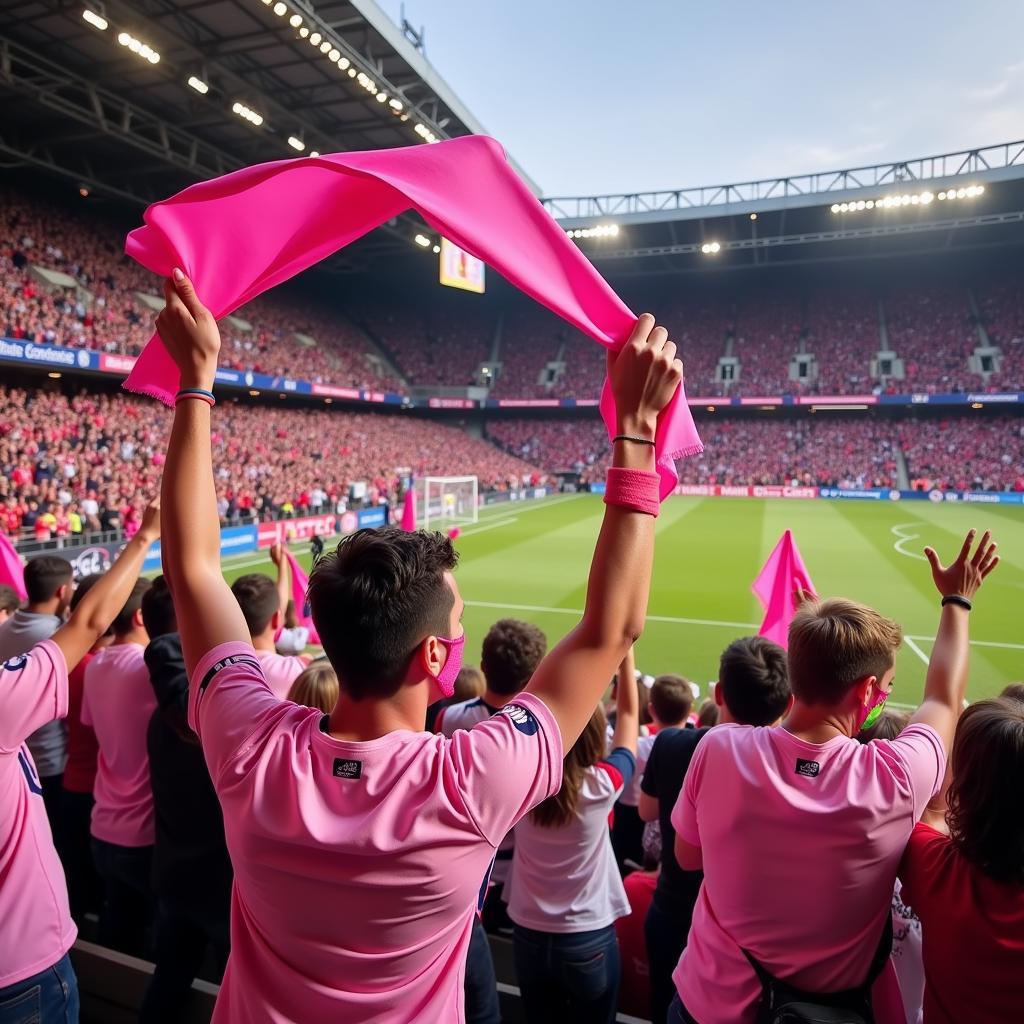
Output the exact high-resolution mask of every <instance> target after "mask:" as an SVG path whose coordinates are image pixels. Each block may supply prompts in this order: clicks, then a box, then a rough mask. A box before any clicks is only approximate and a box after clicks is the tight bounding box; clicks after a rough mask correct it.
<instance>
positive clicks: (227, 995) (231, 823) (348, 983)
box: [158, 271, 682, 1024]
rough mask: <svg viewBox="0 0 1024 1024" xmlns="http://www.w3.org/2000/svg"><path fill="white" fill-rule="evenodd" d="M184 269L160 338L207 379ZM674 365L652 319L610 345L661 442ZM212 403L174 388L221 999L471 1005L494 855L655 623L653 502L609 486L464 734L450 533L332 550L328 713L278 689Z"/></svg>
mask: <svg viewBox="0 0 1024 1024" xmlns="http://www.w3.org/2000/svg"><path fill="white" fill-rule="evenodd" d="M174 276H175V279H176V280H175V281H174V282H173V283H172V282H166V283H165V295H166V297H167V301H168V305H167V308H166V309H165V310H164V312H163V313H161V315H160V317H159V318H158V326H159V330H160V336H161V338H163V340H164V342H165V345H166V346H167V348H168V352H169V354H170V356H171V358H172V359H173V360H174V361H175V363H176V365H177V366H178V369H179V372H180V373H181V375H182V377H181V379H182V384H183V386H186V387H198V388H204V389H206V390H208V389H209V388H210V387H211V386H212V384H213V381H214V377H215V374H216V368H217V360H218V356H219V352H220V344H221V342H220V335H219V332H218V329H217V325H216V322H215V320H214V318H213V317H212V315H211V314H210V313H209V311H208V310H206V309H205V308H204V307H203V306H202V305H201V303H199V301H198V299H197V298H196V295H195V292H194V290H193V288H192V285H191V283H190V282H189V281H188V280H187V279H186V278H184V276H183V275H182V274H181V273H180V271H177V272H175V275H174ZM681 378H682V365H681V364H680V363H679V361H678V360H676V359H675V346H674V345H672V344H671V343H670V342H669V341H668V336H667V332H666V331H665V330H664V329H663V328H656V327H655V324H654V320H653V318H651V317H648V316H644V317H641V318H640V319H639V320H638V322H637V325H636V328H635V329H634V331H633V335H632V337H631V338H630V340H629V342H628V343H627V344H626V345H625V347H624V348H623V349H622V351H621V352H620V353H619V354H618V355H617V356H616V357H615V359H614V362H612V364H611V381H612V384H611V386H612V391H613V394H614V397H615V401H616V407H617V410H618V418H619V423H618V426H619V428H620V429H621V430H623V431H624V432H626V433H631V434H633V435H634V436H635V435H638V434H639V435H641V436H645V437H648V438H653V437H654V435H655V432H656V431H657V429H658V424H657V420H658V416H659V414H660V413H661V411H662V410H663V409H664V408H665V407H666V406H667V405H668V403H669V402H670V400H671V399H672V396H673V395H674V394H675V393H676V391H677V390H678V386H679V382H680V380H681ZM210 421H211V409H210V407H209V405H207V404H206V403H205V402H200V401H192V400H183V401H180V402H179V403H178V404H177V406H176V407H175V410H174V425H173V427H172V430H171V440H170V446H169V449H168V453H167V463H166V467H165V471H164V477H163V488H162V500H163V503H164V509H165V516H166V518H167V521H168V526H167V531H166V538H165V542H164V544H163V546H162V552H161V553H162V556H163V561H164V567H165V569H166V571H167V572H168V575H169V582H170V585H171V589H172V590H173V592H174V600H175V608H176V610H177V613H178V623H179V626H180V628H181V631H182V640H183V647H184V652H185V660H186V664H187V666H188V669H189V674H190V691H191V696H190V720H191V722H192V724H193V725H194V727H195V728H196V731H197V733H198V735H199V737H200V740H201V742H202V744H203V751H204V754H205V756H206V760H207V764H208V767H209V769H210V775H211V778H212V779H213V781H214V786H215V788H216V789H217V791H218V797H219V798H220V800H221V802H222V805H223V807H224V811H225V814H224V821H225V831H226V834H227V841H228V848H229V850H230V851H231V854H232V861H233V864H234V867H235V884H234V887H233V890H232V913H231V920H232V929H231V956H230V959H229V963H228V968H227V971H226V972H225V977H224V983H223V984H222V986H221V988H220V993H219V996H218V1007H217V1010H216V1012H217V1014H218V1018H219V1019H220V1018H223V1019H224V1020H233V1021H238V1022H242V1021H249V1020H253V1019H257V1018H259V1019H266V1018H275V1017H276V1018H280V1019H290V1020H296V1019H302V1020H307V1019H319V1018H325V1019H331V1020H333V1021H337V1022H341V1024H345V1022H356V1021H366V1020H370V1019H373V1018H374V1017H384V1016H388V1015H391V1016H394V1015H395V1014H396V1013H397V1014H398V1015H400V1016H402V1017H404V1018H409V1019H412V1018H414V1017H415V1018H416V1019H423V1020H429V1021H435V1020H437V1021H441V1020H456V1019H458V1018H459V1017H460V1016H461V1013H462V991H461V986H460V980H461V977H460V976H461V971H462V965H463V964H464V963H465V960H466V954H467V950H468V947H469V941H470V935H471V933H472V920H473V908H474V905H475V903H476V900H477V897H478V893H479V890H480V882H481V879H482V878H483V876H484V872H485V871H486V867H487V864H488V863H489V861H490V859H491V857H492V856H493V853H494V850H495V848H496V846H497V844H498V843H499V842H500V841H501V838H502V837H503V836H504V835H505V834H506V833H507V832H508V830H509V829H510V828H511V827H512V826H513V825H515V824H516V822H517V821H518V820H520V819H522V818H523V816H525V815H527V814H529V812H530V811H531V810H532V808H534V807H535V806H537V805H538V804H539V803H541V802H542V801H543V800H545V799H546V798H547V797H549V796H551V795H552V794H553V793H554V792H555V790H556V789H557V788H558V785H559V783H560V780H561V764H562V758H563V751H564V750H565V749H566V748H570V747H572V745H573V744H574V743H575V742H576V739H577V737H578V736H579V735H580V733H581V732H582V731H583V730H584V728H585V726H586V724H587V721H588V720H589V718H590V717H591V715H592V711H593V708H594V706H595V704H596V703H597V702H598V700H599V699H600V695H601V692H602V690H603V688H604V685H605V681H606V680H607V678H608V677H609V676H610V674H611V672H612V671H613V670H614V668H615V666H616V665H617V664H618V663H619V662H620V661H621V660H622V658H623V657H625V655H626V653H627V652H628V650H629V647H630V646H631V644H632V642H633V639H634V638H635V637H636V636H637V635H639V633H640V632H641V630H642V626H643V621H644V618H645V615H646V599H647V590H648V581H649V576H650V571H651V564H652V558H653V548H654V522H653V517H652V516H650V515H645V514H643V513H642V512H639V511H637V510H634V509H632V508H631V507H630V505H629V504H628V503H624V504H623V505H620V504H619V502H620V501H622V500H623V498H622V496H621V495H622V492H621V491H620V490H619V489H618V485H617V484H616V483H615V481H613V486H612V487H611V488H610V490H609V493H608V495H607V496H606V501H607V502H608V504H607V511H606V512H605V517H604V524H603V527H602V531H601V534H600V537H599V540H598V543H597V547H596V549H595V562H594V565H593V567H592V569H591V573H590V576H589V583H588V592H587V597H586V603H585V607H586V609H587V611H586V612H585V613H584V616H583V619H582V621H581V623H580V624H579V625H578V626H577V627H576V628H575V629H574V630H573V631H572V632H571V633H570V634H569V636H568V637H567V638H566V639H565V640H563V642H562V643H561V644H560V645H559V646H558V648H556V649H555V650H554V651H552V652H551V654H549V655H548V656H547V657H546V658H545V659H544V661H542V662H541V664H540V666H539V667H538V669H537V671H536V672H535V673H534V676H533V679H532V680H531V682H530V684H529V685H528V687H527V689H526V691H525V692H523V693H522V694H520V695H519V696H518V697H517V698H516V701H515V703H514V704H513V705H509V706H507V707H506V708H504V709H503V710H502V711H500V712H499V713H498V714H496V715H493V716H491V718H489V719H488V720H487V721H485V722H481V723H480V724H479V725H477V726H476V727H475V728H473V729H469V730H461V729H460V730H457V731H456V732H455V734H454V735H453V737H452V738H451V739H450V740H449V739H446V738H444V737H442V736H436V735H430V734H427V733H424V732H422V731H421V730H422V727H423V723H424V719H425V715H426V709H427V706H428V704H429V703H431V701H432V699H433V697H434V695H435V694H436V692H437V691H440V692H442V693H443V692H445V691H448V690H450V688H451V685H452V684H453V683H454V680H455V677H456V675H457V674H458V668H459V663H460V660H461V656H462V649H463V646H464V643H465V636H464V633H463V629H462V625H461V623H460V618H461V615H462V611H463V606H464V602H463V600H462V598H461V596H460V594H459V591H458V586H457V583H456V581H455V578H454V576H453V575H452V572H451V570H452V569H453V568H454V567H455V562H456V554H455V551H454V549H453V547H452V545H451V541H450V539H448V538H446V537H443V536H441V535H438V534H428V533H420V532H405V531H402V530H399V529H396V528H393V527H385V528H381V529H378V530H359V531H357V532H355V533H354V534H352V535H350V536H348V537H346V538H345V539H344V540H343V541H342V542H341V543H340V544H339V545H338V548H337V549H336V551H335V552H333V553H332V554H330V555H326V556H324V557H323V558H321V559H320V560H319V561H318V562H317V565H316V567H315V569H314V571H313V574H312V578H311V581H310V587H309V594H308V597H309V602H310V605H311V608H312V616H313V621H314V623H315V625H316V628H317V632H318V633H319V635H320V638H321V640H322V641H323V644H324V650H325V651H326V653H327V655H328V658H329V659H330V661H331V664H332V665H333V666H334V668H335V670H336V671H337V673H338V681H339V687H340V695H339V699H338V705H337V707H336V708H335V709H334V712H333V713H332V714H331V716H330V718H329V720H328V722H327V730H326V731H324V729H323V728H322V725H323V715H322V714H321V713H320V712H318V711H315V710H312V709H308V708H301V707H299V706H298V705H295V704H290V703H286V702H283V701H281V700H280V699H279V698H277V697H275V696H274V694H273V693H272V692H271V690H270V688H269V686H268V685H267V682H266V679H265V677H264V675H263V673H262V670H261V668H260V663H259V661H258V660H257V658H256V657H255V651H254V648H253V646H252V644H251V640H250V631H249V629H248V628H247V625H246V622H245V619H244V617H243V616H242V614H241V611H240V610H239V608H238V606H237V604H236V603H235V602H233V601H231V600H230V599H229V598H228V596H227V595H228V587H227V585H226V584H225V582H224V578H223V576H222V574H221V567H220V540H219V526H218V517H217V507H216V488H215V484H214V478H213V466H212V461H211V446H210V442H209V431H210ZM615 463H616V467H617V468H619V469H630V470H633V471H635V472H636V474H637V475H636V476H629V479H630V480H631V481H632V482H633V483H634V485H635V486H637V487H639V488H641V489H642V490H643V491H644V493H645V494H646V495H651V496H653V495H654V494H656V489H657V476H656V473H655V471H654V470H655V466H654V455H653V451H652V450H651V448H650V447H648V446H647V445H628V444H627V443H625V442H620V443H619V444H618V445H617V446H616V453H615ZM645 500H650V499H649V498H647V499H645ZM296 907H302V908H303V913H302V914H301V915H296V913H295V908H296ZM368 935H369V936H372V937H373V939H372V946H368V945H367V939H366V937H367V936H368Z"/></svg>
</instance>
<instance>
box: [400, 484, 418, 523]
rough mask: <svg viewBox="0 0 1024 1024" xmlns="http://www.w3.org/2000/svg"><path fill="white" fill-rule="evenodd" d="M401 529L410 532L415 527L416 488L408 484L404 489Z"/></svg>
mask: <svg viewBox="0 0 1024 1024" xmlns="http://www.w3.org/2000/svg"><path fill="white" fill-rule="evenodd" d="M402 529H403V530H408V531H409V532H410V533H411V532H412V531H413V530H415V529H416V489H415V488H414V487H413V486H412V484H411V483H410V485H409V486H408V487H407V488H406V489H405V501H404V503H403V505H402Z"/></svg>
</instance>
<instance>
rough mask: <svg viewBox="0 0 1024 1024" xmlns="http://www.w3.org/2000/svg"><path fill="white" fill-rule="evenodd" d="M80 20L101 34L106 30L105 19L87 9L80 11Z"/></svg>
mask: <svg viewBox="0 0 1024 1024" xmlns="http://www.w3.org/2000/svg"><path fill="white" fill-rule="evenodd" d="M82 20H83V21H85V22H86V23H87V24H89V25H92V27H93V28H98V29H99V30H100V31H101V32H105V31H106V30H107V19H106V18H104V17H103V15H102V14H97V13H96V12H95V11H90V10H89V8H88V7H86V9H85V10H84V11H82Z"/></svg>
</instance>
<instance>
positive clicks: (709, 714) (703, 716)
mask: <svg viewBox="0 0 1024 1024" xmlns="http://www.w3.org/2000/svg"><path fill="white" fill-rule="evenodd" d="M713 725H718V705H717V704H716V703H715V698H714V697H705V698H704V700H702V701H701V702H700V707H699V708H697V723H696V727H697V728H698V729H710V728H711V727H712V726H713ZM676 795H677V796H678V795H679V794H678V793H677V794H676Z"/></svg>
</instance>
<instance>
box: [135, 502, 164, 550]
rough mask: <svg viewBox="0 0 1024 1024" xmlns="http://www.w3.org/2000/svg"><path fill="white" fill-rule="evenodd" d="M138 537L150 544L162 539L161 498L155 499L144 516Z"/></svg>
mask: <svg viewBox="0 0 1024 1024" xmlns="http://www.w3.org/2000/svg"><path fill="white" fill-rule="evenodd" d="M138 536H139V537H141V538H142V539H143V540H145V541H147V542H148V543H150V544H152V543H153V541H155V540H159V539H160V498H159V497H156V498H154V499H153V500H152V501H151V502H150V503H149V504H148V505H147V506H146V511H145V512H143V514H142V525H141V526H140V527H139V532H138Z"/></svg>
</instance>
